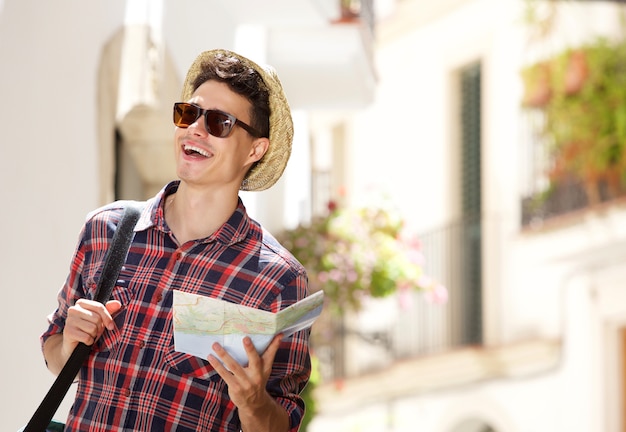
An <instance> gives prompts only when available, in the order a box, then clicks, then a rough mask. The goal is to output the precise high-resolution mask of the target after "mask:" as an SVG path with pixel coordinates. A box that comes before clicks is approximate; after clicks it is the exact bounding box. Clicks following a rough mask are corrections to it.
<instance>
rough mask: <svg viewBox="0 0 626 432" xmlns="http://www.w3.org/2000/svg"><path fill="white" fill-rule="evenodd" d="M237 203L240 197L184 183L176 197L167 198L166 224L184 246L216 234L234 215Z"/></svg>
mask: <svg viewBox="0 0 626 432" xmlns="http://www.w3.org/2000/svg"><path fill="white" fill-rule="evenodd" d="M222 192H223V191H222ZM238 202H239V201H238V195H237V193H235V194H233V193H232V192H230V191H229V192H228V193H220V191H206V190H196V189H192V188H190V187H188V186H187V185H186V184H185V183H181V184H180V186H179V187H178V190H177V191H176V193H174V194H172V195H170V196H168V197H167V198H166V202H165V221H166V222H167V225H168V226H169V227H170V229H171V230H172V233H173V234H174V236H175V237H176V240H177V241H178V243H179V244H181V245H182V244H184V243H187V242H188V241H191V240H198V239H201V238H205V237H208V236H210V235H211V234H213V233H214V232H215V231H217V230H218V229H219V228H220V227H221V226H222V225H223V224H224V223H225V222H226V221H227V220H228V219H229V218H230V216H231V215H232V214H233V212H234V211H235V209H236V208H237V205H238Z"/></svg>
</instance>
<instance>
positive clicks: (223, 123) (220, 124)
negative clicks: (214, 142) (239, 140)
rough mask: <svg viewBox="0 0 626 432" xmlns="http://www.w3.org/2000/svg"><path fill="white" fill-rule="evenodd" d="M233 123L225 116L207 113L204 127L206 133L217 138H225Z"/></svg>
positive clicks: (211, 112) (218, 113) (212, 112)
mask: <svg viewBox="0 0 626 432" xmlns="http://www.w3.org/2000/svg"><path fill="white" fill-rule="evenodd" d="M234 125H235V122H234V121H233V120H232V119H231V118H229V117H228V116H227V115H226V114H223V113H220V112H215V111H208V112H207V113H206V126H207V129H208V132H209V133H210V134H211V135H213V136H216V137H218V138H224V137H227V136H228V134H230V131H231V130H232V128H233V126H234Z"/></svg>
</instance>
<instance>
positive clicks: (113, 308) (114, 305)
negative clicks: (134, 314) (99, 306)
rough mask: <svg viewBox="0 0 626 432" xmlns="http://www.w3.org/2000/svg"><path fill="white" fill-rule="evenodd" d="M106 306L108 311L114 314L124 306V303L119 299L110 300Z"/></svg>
mask: <svg viewBox="0 0 626 432" xmlns="http://www.w3.org/2000/svg"><path fill="white" fill-rule="evenodd" d="M104 307H106V309H107V312H109V314H111V315H113V314H115V313H116V312H118V311H119V310H120V309H121V308H122V303H120V302H119V301H118V300H109V301H108V302H107V303H106V304H105V305H104Z"/></svg>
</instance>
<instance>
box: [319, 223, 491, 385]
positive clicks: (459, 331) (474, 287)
mask: <svg viewBox="0 0 626 432" xmlns="http://www.w3.org/2000/svg"><path fill="white" fill-rule="evenodd" d="M420 239H421V241H422V252H423V254H424V259H425V270H426V273H427V274H428V275H429V276H431V277H432V278H433V279H435V280H437V281H438V282H440V283H441V284H442V285H443V286H445V289H446V290H445V291H434V292H432V293H428V294H424V293H420V292H404V293H402V292H401V293H397V294H395V295H394V296H392V297H389V298H383V299H372V300H371V301H369V302H367V303H366V305H365V308H364V309H363V310H362V311H360V312H359V313H357V314H355V315H351V316H345V317H323V319H321V320H320V321H318V323H316V325H315V328H316V333H315V334H314V340H313V345H314V347H315V352H316V354H317V355H318V357H319V358H320V364H321V369H322V371H321V373H322V377H323V381H326V382H328V381H333V380H338V379H346V378H354V377H359V376H363V375H364V374H370V373H375V372H377V371H381V370H383V369H386V368H389V367H391V366H392V365H394V364H397V363H399V362H401V361H405V360H409V359H415V358H420V357H424V356H432V355H435V354H441V353H446V352H450V351H453V350H458V349H460V348H468V347H477V346H481V345H482V319H481V316H482V294H481V291H482V289H481V274H480V272H481V270H480V269H481V262H480V256H481V251H480V244H481V222H480V221H477V220H466V221H460V222H458V223H455V224H451V225H449V226H446V227H444V228H442V229H439V230H436V231H432V232H429V233H425V234H423V235H421V236H420ZM444 297H445V298H444Z"/></svg>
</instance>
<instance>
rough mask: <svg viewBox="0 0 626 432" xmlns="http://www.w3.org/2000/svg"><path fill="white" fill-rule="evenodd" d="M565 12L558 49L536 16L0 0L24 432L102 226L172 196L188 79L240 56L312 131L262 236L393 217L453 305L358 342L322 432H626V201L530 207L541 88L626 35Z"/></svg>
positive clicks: (349, 335) (477, 10)
mask: <svg viewBox="0 0 626 432" xmlns="http://www.w3.org/2000/svg"><path fill="white" fill-rule="evenodd" d="M535 3H536V2H535ZM558 3H559V7H558V10H555V9H554V8H553V7H552V6H550V5H553V4H554V2H547V3H545V4H544V5H543V6H542V5H540V7H539V8H538V9H537V10H536V12H537V13H539V14H540V15H542V16H540V19H545V20H550V19H552V22H551V25H552V30H553V31H552V32H550V33H549V34H548V35H543V37H542V38H539V39H537V38H534V37H533V33H532V30H533V29H535V28H536V27H533V26H530V25H529V23H528V18H527V15H526V7H527V6H528V3H527V2H526V1H523V0H440V1H437V2H432V1H426V0H386V1H383V0H374V1H340V0H272V1H269V2H259V1H252V0H229V1H217V0H184V1H180V0H177V1H173V0H162V1H154V0H144V1H133V0H128V1H126V2H110V1H104V0H99V1H92V2H84V1H79V0H61V1H56V2H46V1H43V0H4V1H0V61H1V62H2V80H0V94H1V95H2V96H3V98H2V99H3V101H4V103H3V104H0V112H1V113H2V115H0V122H2V125H3V126H4V127H3V128H2V130H3V134H4V145H3V146H2V150H0V152H1V153H0V154H1V157H0V164H2V168H1V169H0V176H1V179H2V184H3V189H2V200H3V202H4V205H5V211H4V212H3V213H2V216H0V217H1V218H2V222H3V224H2V226H3V227H5V229H4V231H3V233H4V237H5V238H6V240H7V242H6V243H5V248H4V250H3V256H2V258H3V259H2V262H3V270H4V271H3V272H1V273H0V286H2V287H5V292H6V293H7V295H8V297H7V298H6V299H5V301H6V305H7V307H6V309H7V310H6V312H5V313H4V314H3V316H2V318H0V319H1V320H2V324H3V327H4V328H5V330H6V331H5V332H4V334H3V336H2V337H3V339H2V341H3V345H4V346H5V347H9V349H10V351H11V352H12V353H13V354H12V355H10V356H3V357H4V358H3V360H1V361H0V365H1V366H2V367H0V379H1V380H0V386H1V387H2V388H3V389H12V390H11V392H7V391H4V392H3V394H2V396H1V400H0V411H1V412H2V413H3V415H4V418H5V419H7V423H8V426H7V427H8V429H9V430H10V429H14V430H15V429H17V428H18V427H20V426H21V425H23V424H24V423H25V422H26V421H27V420H28V418H29V417H30V415H31V414H32V412H33V411H34V409H35V408H36V407H37V405H38V403H39V401H40V400H41V398H42V397H43V395H44V394H45V392H46V391H47V389H48V387H49V385H50V384H51V382H52V376H51V375H50V374H49V372H48V371H47V370H46V369H45V365H44V363H43V359H42V357H41V354H40V351H39V345H38V342H37V338H38V336H39V334H40V333H41V331H42V329H43V328H44V327H45V325H46V323H45V315H46V314H47V313H49V312H50V311H51V308H53V307H54V304H55V295H56V291H57V290H58V289H59V288H60V286H61V285H62V283H63V280H64V277H65V276H66V269H67V265H68V264H69V260H70V257H71V254H72V251H73V247H74V242H75V240H76V238H77V235H78V229H79V228H80V226H81V222H82V219H83V217H84V215H85V214H86V213H87V212H88V211H89V210H91V209H93V208H94V207H96V206H98V205H100V204H103V203H105V202H107V201H110V200H112V199H114V198H116V197H122V198H137V199H140V198H145V197H147V196H151V195H152V194H154V193H155V192H156V191H157V190H158V189H159V188H161V187H162V186H163V185H164V184H165V183H166V182H167V181H169V180H170V179H172V178H173V176H174V173H173V166H172V165H171V163H172V158H171V154H170V151H171V147H170V145H171V136H172V133H173V126H171V119H170V116H171V111H170V109H171V108H170V107H171V104H172V102H174V101H176V100H178V98H179V92H180V86H181V84H182V80H183V78H184V76H183V74H184V73H185V71H186V69H187V67H188V65H189V64H191V62H192V61H193V59H194V58H195V56H196V55H197V54H198V53H199V52H200V51H203V50H206V49H211V48H229V49H234V50H236V51H238V52H240V53H241V54H244V55H248V56H250V57H251V58H253V59H254V60H256V61H257V62H260V63H269V64H271V65H273V66H274V67H275V68H276V69H277V71H278V73H279V75H280V77H281V79H282V81H283V85H284V87H285V90H286V93H287V96H288V98H289V100H290V102H291V105H292V109H293V112H294V120H295V125H296V137H295V142H294V152H293V157H292V160H291V162H290V165H289V166H288V168H287V171H286V173H285V176H284V178H283V179H282V180H281V181H280V182H279V184H277V185H276V186H275V187H274V188H272V189H270V190H269V191H266V192H262V193H249V194H248V193H246V194H243V195H242V197H243V199H244V203H245V204H246V206H247V207H248V209H250V211H251V213H252V214H253V215H254V216H255V218H257V219H258V220H259V221H261V222H262V223H264V224H265V225H266V226H267V227H268V228H269V229H270V230H279V229H282V228H283V227H286V226H287V227H288V226H292V225H294V224H296V223H298V222H299V221H303V220H307V218H309V217H310V216H311V215H312V214H316V213H319V212H322V211H324V210H325V208H326V204H327V203H328V202H329V201H331V200H333V201H337V202H339V204H340V205H344V206H356V205H369V204H376V203H378V202H380V201H381V200H388V201H391V202H393V203H394V204H395V205H396V206H397V207H398V209H399V210H400V211H401V213H402V214H403V215H404V217H405V218H406V220H407V222H408V223H409V225H410V227H411V229H412V230H414V231H415V232H418V233H420V237H421V239H422V242H423V252H424V255H425V259H426V269H427V271H428V273H429V274H430V275H432V277H434V278H437V279H439V280H441V281H442V283H444V284H445V285H446V287H447V288H448V291H449V300H448V302H447V303H445V304H441V305H440V304H432V303H428V302H427V301H426V300H425V299H424V298H423V297H422V296H420V295H415V296H414V297H412V298H410V299H409V300H407V299H399V298H396V297H392V298H388V299H385V300H379V301H372V302H370V303H368V305H367V308H366V309H365V310H364V311H362V312H361V313H360V314H357V315H354V316H349V317H348V318H346V320H345V321H344V322H342V323H341V324H342V327H341V329H342V330H341V332H340V333H337V334H335V337H334V338H333V340H331V341H330V342H329V343H328V344H327V345H320V346H319V347H318V349H317V354H318V355H319V358H320V362H321V373H322V382H321V384H319V385H318V386H317V387H316V389H315V395H316V400H317V409H318V413H317V415H316V418H315V420H314V422H313V423H312V425H311V427H310V429H311V430H312V431H313V432H318V431H324V432H332V431H345V430H351V431H352V430H353V431H363V432H366V431H367V432H369V431H372V432H373V431H376V432H379V431H389V432H391V431H394V432H400V431H402V432H404V431H417V430H419V431H429V432H479V431H484V432H487V431H494V432H526V431H537V432H543V431H546V432H548V431H550V432H552V431H561V430H563V431H565V430H567V431H576V432H577V431H580V432H601V431H602V432H604V431H608V432H618V431H624V430H626V415H625V414H624V412H626V409H624V408H625V404H624V400H625V399H626V379H625V378H624V377H625V376H626V375H625V373H624V369H625V364H626V363H625V362H624V352H626V351H625V350H626V348H625V345H624V340H626V338H625V337H624V335H625V334H626V332H625V331H624V328H626V291H625V290H624V289H623V281H624V280H626V267H625V266H624V265H623V261H624V258H625V257H626V228H625V227H626V225H625V224H623V223H622V220H623V218H624V215H625V214H626V208H625V207H624V202H623V201H621V200H619V199H614V200H610V201H605V202H602V203H601V204H596V205H591V204H586V205H582V206H578V207H577V208H576V209H575V210H571V211H565V212H561V213H559V214H538V215H537V214H533V215H531V216H527V212H526V210H525V209H526V203H527V202H528V197H529V196H532V195H533V194H534V193H537V191H538V190H539V191H540V186H541V180H542V179H541V173H540V172H539V171H536V169H535V168H536V165H537V157H538V156H537V155H536V147H537V139H536V137H534V136H533V134H532V132H531V124H532V121H533V119H529V115H528V114H527V113H525V112H524V110H522V108H521V104H520V101H521V100H522V97H523V86H522V82H521V79H520V73H519V72H520V69H521V68H522V66H523V65H525V64H528V63H532V62H535V61H538V60H540V59H541V58H543V57H545V56H549V55H550V54H552V53H555V52H558V51H559V50H560V49H561V48H562V47H565V46H568V45H577V44H580V43H582V42H583V41H585V40H588V39H591V38H593V37H595V36H597V35H607V36H609V37H618V36H620V35H621V31H622V28H621V27H620V14H621V12H622V11H621V8H620V6H619V5H618V4H617V3H613V2H582V1H581V2H570V1H563V2H558ZM542 17H543V18H542ZM542 22H543V21H542ZM537 188H539V189H537ZM33 268H35V269H36V270H33ZM27 378H28V379H27ZM70 399H71V394H70V395H69V397H68V398H67V400H66V402H65V403H64V405H63V406H62V407H61V409H60V411H59V416H60V417H62V416H63V414H62V413H63V412H64V410H65V411H66V410H67V408H68V404H69V403H70V402H69V401H70Z"/></svg>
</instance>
